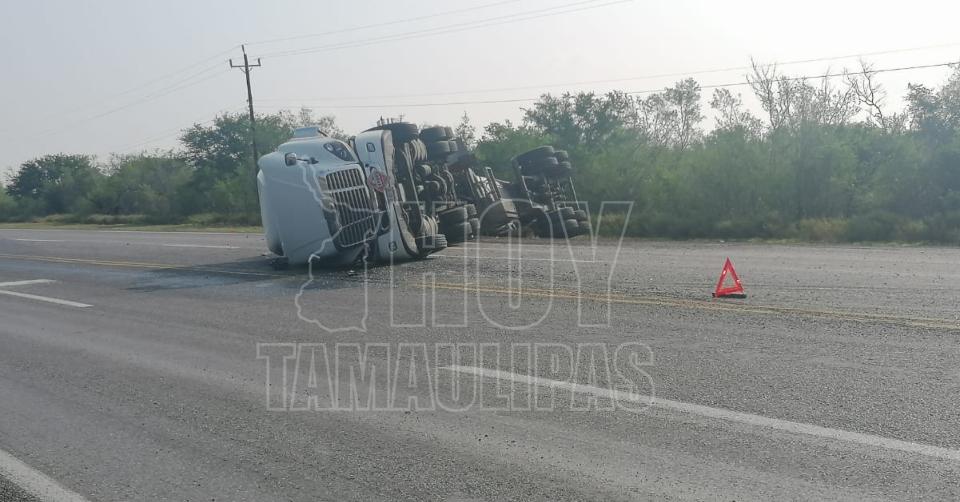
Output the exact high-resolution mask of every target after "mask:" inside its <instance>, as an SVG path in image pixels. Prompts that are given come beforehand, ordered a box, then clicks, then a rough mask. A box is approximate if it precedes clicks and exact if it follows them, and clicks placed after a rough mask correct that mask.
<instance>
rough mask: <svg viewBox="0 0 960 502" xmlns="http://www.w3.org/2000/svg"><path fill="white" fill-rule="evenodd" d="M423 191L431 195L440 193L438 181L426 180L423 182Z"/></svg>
mask: <svg viewBox="0 0 960 502" xmlns="http://www.w3.org/2000/svg"><path fill="white" fill-rule="evenodd" d="M423 191H424V192H427V193H431V194H433V195H440V183H438V182H436V181H433V180H431V181H426V182H424V183H423Z"/></svg>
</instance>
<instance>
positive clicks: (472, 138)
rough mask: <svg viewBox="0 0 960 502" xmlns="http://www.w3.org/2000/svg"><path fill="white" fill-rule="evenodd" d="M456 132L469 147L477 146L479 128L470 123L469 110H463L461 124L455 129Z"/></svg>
mask: <svg viewBox="0 0 960 502" xmlns="http://www.w3.org/2000/svg"><path fill="white" fill-rule="evenodd" d="M454 132H455V133H456V135H457V137H458V138H460V139H461V140H463V143H464V144H465V145H467V147H468V148H474V147H476V146H477V128H476V127H474V126H473V124H471V123H470V116H469V115H467V112H463V116H462V117H460V124H458V125H457V128H456V129H454Z"/></svg>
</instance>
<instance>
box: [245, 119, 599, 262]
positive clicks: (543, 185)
mask: <svg viewBox="0 0 960 502" xmlns="http://www.w3.org/2000/svg"><path fill="white" fill-rule="evenodd" d="M511 164H512V166H511V167H512V170H513V172H514V173H515V176H516V181H514V182H508V181H504V180H500V179H497V178H496V177H495V176H494V174H493V171H492V169H490V168H489V167H483V166H481V165H480V164H479V162H478V161H477V158H476V156H474V155H473V154H472V153H471V152H469V151H468V150H467V148H466V147H465V145H464V143H463V142H462V141H461V140H458V139H457V138H455V137H454V135H453V131H452V130H451V129H450V128H449V127H439V126H438V127H427V128H424V129H423V130H420V129H419V128H418V127H417V126H416V125H415V124H411V123H407V122H384V121H381V123H380V124H379V125H377V127H374V128H372V129H369V130H367V131H364V132H362V133H360V134H358V135H357V136H356V137H354V138H352V139H351V140H350V142H349V144H348V143H345V142H343V141H340V140H338V139H335V138H331V137H329V136H327V135H326V134H325V133H324V132H323V131H321V130H319V129H318V128H316V127H304V128H300V129H297V130H296V131H294V134H293V138H291V139H290V140H289V141H287V142H286V143H284V144H282V145H280V146H279V147H278V149H277V151H276V152H273V153H270V154H267V155H264V156H263V157H261V158H260V159H259V161H258V167H259V172H258V174H257V190H258V195H259V197H260V212H261V219H262V221H263V228H264V235H265V237H266V241H267V246H268V248H269V249H270V251H271V252H273V253H275V254H276V255H277V257H278V258H276V259H275V260H274V265H275V266H276V267H278V268H282V267H285V266H287V265H289V264H304V263H307V262H308V261H310V260H315V261H317V262H319V263H321V264H324V265H348V264H351V263H353V262H355V261H357V260H359V259H367V260H371V261H380V262H383V261H402V260H413V259H421V258H424V257H426V256H428V255H429V254H431V253H433V252H436V251H439V250H441V249H444V248H445V247H446V246H447V244H448V243H458V242H463V241H466V240H470V239H475V238H476V237H477V236H479V235H494V236H505V235H510V234H517V233H519V232H520V231H521V229H522V228H523V227H527V228H530V229H531V230H532V231H533V232H534V233H536V234H537V235H539V236H542V237H572V236H575V235H579V234H582V233H587V232H589V230H590V223H589V219H588V217H587V214H586V212H585V211H584V210H582V209H580V208H579V207H578V206H576V203H575V202H573V201H576V192H575V190H574V187H573V181H572V168H571V166H570V163H569V159H568V158H567V156H566V153H565V152H563V151H561V150H554V149H553V148H552V147H549V146H544V147H540V148H537V149H535V150H531V151H529V152H526V153H523V154H521V155H518V156H516V157H515V158H513V159H512V160H511Z"/></svg>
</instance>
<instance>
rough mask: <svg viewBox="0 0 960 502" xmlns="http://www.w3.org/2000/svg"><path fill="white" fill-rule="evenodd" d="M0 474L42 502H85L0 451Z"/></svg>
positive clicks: (79, 496)
mask: <svg viewBox="0 0 960 502" xmlns="http://www.w3.org/2000/svg"><path fill="white" fill-rule="evenodd" d="M0 474H2V475H3V476H4V477H5V478H7V479H8V480H10V481H11V482H12V483H13V484H15V485H17V486H19V487H20V488H22V489H23V490H24V491H26V492H27V493H29V494H31V495H33V496H34V497H36V498H38V499H40V500H41V501H42V502H87V499H85V498H83V496H81V495H80V494H78V493H76V492H72V491H70V490H68V489H66V488H64V487H63V486H62V485H61V484H60V483H57V482H56V481H55V480H54V479H52V478H50V477H49V476H47V475H46V474H44V473H42V472H40V471H38V470H36V469H34V468H32V467H30V466H29V465H27V464H25V463H23V462H21V461H20V460H18V459H17V458H16V457H14V456H13V455H11V454H9V453H7V452H5V451H3V450H0Z"/></svg>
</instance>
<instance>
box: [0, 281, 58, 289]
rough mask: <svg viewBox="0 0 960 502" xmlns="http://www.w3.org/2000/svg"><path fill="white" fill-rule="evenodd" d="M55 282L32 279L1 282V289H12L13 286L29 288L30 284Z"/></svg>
mask: <svg viewBox="0 0 960 502" xmlns="http://www.w3.org/2000/svg"><path fill="white" fill-rule="evenodd" d="M54 282H57V281H54V280H50V279H30V280H27V281H13V282H0V288H11V287H13V286H27V285H30V284H52V283H54Z"/></svg>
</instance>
